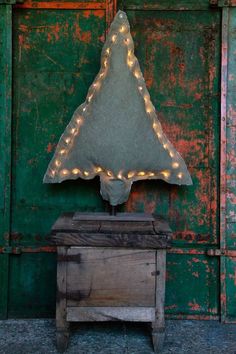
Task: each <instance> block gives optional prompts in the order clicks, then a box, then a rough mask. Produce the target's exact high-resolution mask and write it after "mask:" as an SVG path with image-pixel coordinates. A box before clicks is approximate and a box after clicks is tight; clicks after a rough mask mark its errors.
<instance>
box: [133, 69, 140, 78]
mask: <svg viewBox="0 0 236 354" xmlns="http://www.w3.org/2000/svg"><path fill="white" fill-rule="evenodd" d="M134 76H135V77H136V79H139V78H140V77H141V75H140V72H139V71H138V70H135V72H134Z"/></svg>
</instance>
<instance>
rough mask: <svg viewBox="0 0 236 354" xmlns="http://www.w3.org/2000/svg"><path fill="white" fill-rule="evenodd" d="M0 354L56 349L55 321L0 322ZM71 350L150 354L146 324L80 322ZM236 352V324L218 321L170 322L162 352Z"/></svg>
mask: <svg viewBox="0 0 236 354" xmlns="http://www.w3.org/2000/svg"><path fill="white" fill-rule="evenodd" d="M0 353H1V354H3V353H4V354H5V353H6V354H31V353H32V354H39V353H40V354H49V353H57V350H56V349H55V322H54V321H53V320H7V321H0ZM66 353H67V354H69V353H71V354H72V353H73V354H74V353H76V354H151V353H153V350H152V344H151V337H150V332H149V326H148V325H146V324H129V323H126V324H124V323H104V324H101V323H100V324H99V323H96V324H93V323H92V324H80V325H76V328H75V327H74V328H72V334H71V338H70V345H69V348H68V350H67V351H66ZM167 353H175V354H198V353H199V354H224V353H225V354H236V325H232V324H228V325H222V324H220V323H219V322H216V321H179V320H178V321H167V329H166V341H165V347H164V350H163V352H162V354H167Z"/></svg>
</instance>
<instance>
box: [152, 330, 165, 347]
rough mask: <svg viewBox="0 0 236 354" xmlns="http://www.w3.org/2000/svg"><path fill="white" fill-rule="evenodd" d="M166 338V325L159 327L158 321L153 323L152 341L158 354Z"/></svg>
mask: <svg viewBox="0 0 236 354" xmlns="http://www.w3.org/2000/svg"><path fill="white" fill-rule="evenodd" d="M164 340H165V327H163V328H161V327H160V328H157V327H156V323H153V329H152V343H153V348H154V352H155V353H156V354H158V353H161V351H162V348H163V345H164Z"/></svg>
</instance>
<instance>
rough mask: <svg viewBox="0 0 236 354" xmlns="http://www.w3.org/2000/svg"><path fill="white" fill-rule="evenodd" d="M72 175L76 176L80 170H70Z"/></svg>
mask: <svg viewBox="0 0 236 354" xmlns="http://www.w3.org/2000/svg"><path fill="white" fill-rule="evenodd" d="M72 173H73V175H77V174H78V173H80V170H79V169H78V168H74V169H73V170H72Z"/></svg>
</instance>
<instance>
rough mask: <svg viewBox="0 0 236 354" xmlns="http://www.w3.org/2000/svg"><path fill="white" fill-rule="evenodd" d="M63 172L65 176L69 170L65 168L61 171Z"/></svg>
mask: <svg viewBox="0 0 236 354" xmlns="http://www.w3.org/2000/svg"><path fill="white" fill-rule="evenodd" d="M61 173H62V174H63V175H64V176H66V175H68V173H69V171H68V170H66V169H64V170H62V171H61Z"/></svg>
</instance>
